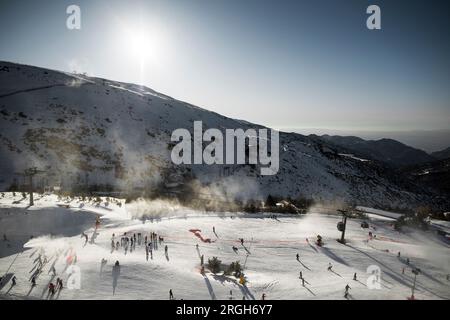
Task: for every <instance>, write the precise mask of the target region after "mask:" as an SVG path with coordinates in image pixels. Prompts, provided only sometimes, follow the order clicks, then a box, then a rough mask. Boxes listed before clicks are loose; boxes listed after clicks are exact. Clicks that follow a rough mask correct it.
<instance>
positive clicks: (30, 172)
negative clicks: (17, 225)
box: [16, 167, 45, 207]
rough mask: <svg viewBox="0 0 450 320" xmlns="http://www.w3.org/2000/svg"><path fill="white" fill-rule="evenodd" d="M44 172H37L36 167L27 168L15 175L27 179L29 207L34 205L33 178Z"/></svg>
mask: <svg viewBox="0 0 450 320" xmlns="http://www.w3.org/2000/svg"><path fill="white" fill-rule="evenodd" d="M43 172H45V171H43V170H38V169H37V168H36V167H31V168H27V169H25V170H24V171H23V172H18V173H16V174H17V175H20V176H23V177H28V179H29V180H28V181H29V186H28V188H29V193H30V207H31V206H32V205H34V200H33V177H34V176H35V175H37V174H40V173H43Z"/></svg>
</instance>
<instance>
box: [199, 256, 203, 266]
mask: <svg viewBox="0 0 450 320" xmlns="http://www.w3.org/2000/svg"><path fill="white" fill-rule="evenodd" d="M203 263H204V260H203V255H202V256H201V257H200V265H201V266H202V265H203Z"/></svg>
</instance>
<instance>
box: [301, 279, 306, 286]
mask: <svg viewBox="0 0 450 320" xmlns="http://www.w3.org/2000/svg"><path fill="white" fill-rule="evenodd" d="M302 286H305V279H304V278H302Z"/></svg>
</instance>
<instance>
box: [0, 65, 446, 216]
mask: <svg viewBox="0 0 450 320" xmlns="http://www.w3.org/2000/svg"><path fill="white" fill-rule="evenodd" d="M194 121H202V122H203V126H204V128H205V129H206V128H218V129H223V130H224V129H225V128H230V129H235V128H242V129H244V130H245V129H248V128H255V129H257V128H261V127H262V126H259V125H254V124H251V123H249V122H246V121H242V120H235V119H230V118H227V117H224V116H222V115H220V114H217V113H214V112H211V111H208V110H205V109H202V108H199V107H196V106H193V105H191V104H189V103H186V102H183V101H179V100H176V99H174V98H172V97H169V96H167V95H164V94H161V93H158V92H156V91H154V90H151V89H149V88H147V87H144V86H139V85H135V84H128V83H121V82H116V81H111V80H107V79H101V78H95V77H88V76H85V75H78V74H69V73H65V72H59V71H53V70H48V69H43V68H38V67H33V66H25V65H19V64H14V63H9V62H0V187H1V189H7V188H8V187H9V186H10V185H11V184H12V183H13V181H14V179H18V180H17V181H18V182H19V183H20V176H17V175H16V174H15V173H18V172H22V171H23V170H24V169H26V168H29V167H33V166H35V167H37V168H40V169H42V170H45V171H46V173H45V174H43V175H40V176H39V177H37V178H36V183H37V184H41V185H56V184H61V185H62V187H63V188H68V187H69V186H73V185H74V184H78V185H110V186H112V188H114V189H119V190H136V189H141V188H142V189H144V188H147V189H148V188H150V189H151V188H154V187H155V186H157V185H160V184H161V183H165V184H169V183H174V182H175V183H180V182H183V181H184V180H186V179H198V180H199V181H201V182H202V183H203V184H204V185H210V186H215V187H216V189H220V190H221V191H220V192H221V193H223V194H224V195H225V196H226V197H233V198H236V197H238V198H247V199H250V198H251V199H255V198H260V199H264V198H265V197H266V196H267V195H268V194H272V195H280V196H284V197H287V196H290V197H298V196H302V197H307V198H314V199H316V200H327V201H336V202H342V201H346V202H352V203H357V204H361V205H371V206H381V207H384V206H391V207H392V206H411V207H414V206H417V205H419V204H423V203H424V202H425V203H429V204H433V205H434V206H443V205H444V203H445V202H446V201H448V200H447V199H445V198H436V195H434V194H433V193H432V192H431V191H429V190H426V189H423V188H421V187H420V186H417V185H414V184H413V183H411V182H410V181H407V180H404V179H403V178H402V177H400V176H395V175H393V174H392V172H391V171H389V169H387V168H384V167H383V166H381V165H379V164H377V163H373V162H371V161H359V160H358V159H357V158H356V157H349V156H347V155H343V154H342V152H340V150H339V149H337V147H336V146H331V145H327V144H326V142H318V141H314V140H313V139H311V138H309V137H306V136H303V135H299V134H294V133H280V169H279V172H278V174H277V175H274V176H261V175H260V174H259V172H260V170H259V168H258V167H257V166H254V165H226V166H224V165H220V166H219V165H211V166H208V165H190V166H175V165H174V164H172V162H171V159H170V152H171V148H172V147H173V143H172V142H171V141H170V137H171V134H172V131H173V130H175V129H177V128H186V129H189V130H192V128H193V122H194Z"/></svg>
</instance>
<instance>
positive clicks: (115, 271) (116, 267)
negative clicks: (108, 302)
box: [112, 260, 120, 295]
mask: <svg viewBox="0 0 450 320" xmlns="http://www.w3.org/2000/svg"><path fill="white" fill-rule="evenodd" d="M112 276H113V295H114V294H115V293H116V287H117V280H118V279H119V276H120V264H119V260H117V261H116V263H115V264H114V266H113V269H112Z"/></svg>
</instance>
